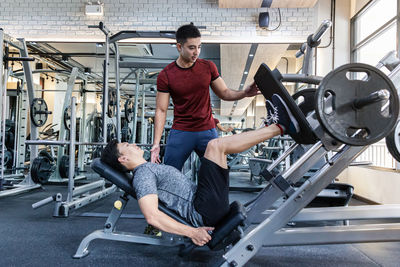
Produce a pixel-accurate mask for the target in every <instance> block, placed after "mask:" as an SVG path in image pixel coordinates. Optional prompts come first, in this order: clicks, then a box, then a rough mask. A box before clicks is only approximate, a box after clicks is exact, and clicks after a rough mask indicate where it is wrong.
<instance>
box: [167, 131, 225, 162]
mask: <svg viewBox="0 0 400 267" xmlns="http://www.w3.org/2000/svg"><path fill="white" fill-rule="evenodd" d="M215 138H218V133H217V130H216V129H215V128H213V129H210V130H206V131H200V132H189V131H181V130H175V129H171V131H170V132H169V136H168V140H167V145H166V147H165V154H164V164H167V165H170V166H173V167H175V168H177V169H178V170H182V167H183V164H184V163H185V161H186V160H187V158H188V157H189V156H190V154H191V153H192V151H195V152H196V153H197V155H198V156H199V157H200V158H202V157H203V156H204V152H205V151H206V148H207V144H208V142H209V141H210V140H212V139H215Z"/></svg>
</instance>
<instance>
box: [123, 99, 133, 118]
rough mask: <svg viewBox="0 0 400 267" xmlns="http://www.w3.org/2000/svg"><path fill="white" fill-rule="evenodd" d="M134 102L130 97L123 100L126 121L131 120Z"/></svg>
mask: <svg viewBox="0 0 400 267" xmlns="http://www.w3.org/2000/svg"><path fill="white" fill-rule="evenodd" d="M134 105H135V103H134V102H133V99H132V98H129V99H128V100H126V101H125V119H126V121H127V122H131V121H132V119H133V116H134V111H135V106H134Z"/></svg>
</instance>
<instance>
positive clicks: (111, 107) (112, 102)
mask: <svg viewBox="0 0 400 267" xmlns="http://www.w3.org/2000/svg"><path fill="white" fill-rule="evenodd" d="M116 107H117V91H116V90H115V89H110V90H109V91H108V105H107V115H108V117H109V118H113V117H114V115H115V109H116Z"/></svg>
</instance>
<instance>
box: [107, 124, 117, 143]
mask: <svg viewBox="0 0 400 267" xmlns="http://www.w3.org/2000/svg"><path fill="white" fill-rule="evenodd" d="M115 138H117V128H116V127H115V125H114V123H109V124H107V142H110V141H111V140H113V139H115Z"/></svg>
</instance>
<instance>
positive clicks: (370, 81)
mask: <svg viewBox="0 0 400 267" xmlns="http://www.w3.org/2000/svg"><path fill="white" fill-rule="evenodd" d="M352 74H363V75H365V74H366V75H367V77H365V78H363V79H351V78H348V76H351V75H352ZM382 89H384V90H386V91H387V93H389V94H390V97H389V99H388V100H384V101H379V102H374V103H370V104H368V105H365V106H363V107H362V108H355V107H354V101H355V100H357V99H360V98H363V97H367V96H369V95H371V94H372V93H375V92H377V91H379V90H382ZM315 111H316V114H317V118H318V120H319V122H320V123H321V125H322V126H323V128H324V129H325V130H326V131H327V132H328V133H329V134H330V135H331V136H332V137H333V138H335V139H337V140H339V141H340V142H342V143H345V144H348V145H354V146H365V145H370V144H372V143H375V142H377V141H379V140H380V139H382V138H384V137H386V136H387V135H388V134H389V132H390V131H391V130H392V129H393V127H394V126H395V123H396V121H397V116H398V114H399V99H398V95H397V91H396V88H395V86H394V85H393V83H392V82H391V80H390V79H389V78H388V77H387V76H386V75H385V74H384V73H383V72H381V71H380V70H378V69H377V68H375V67H372V66H370V65H367V64H362V63H351V64H346V65H343V66H341V67H339V68H337V69H335V70H333V71H331V72H330V73H328V75H327V76H326V77H324V79H323V80H322V82H321V84H320V86H319V89H318V91H317V93H316V97H315Z"/></svg>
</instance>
